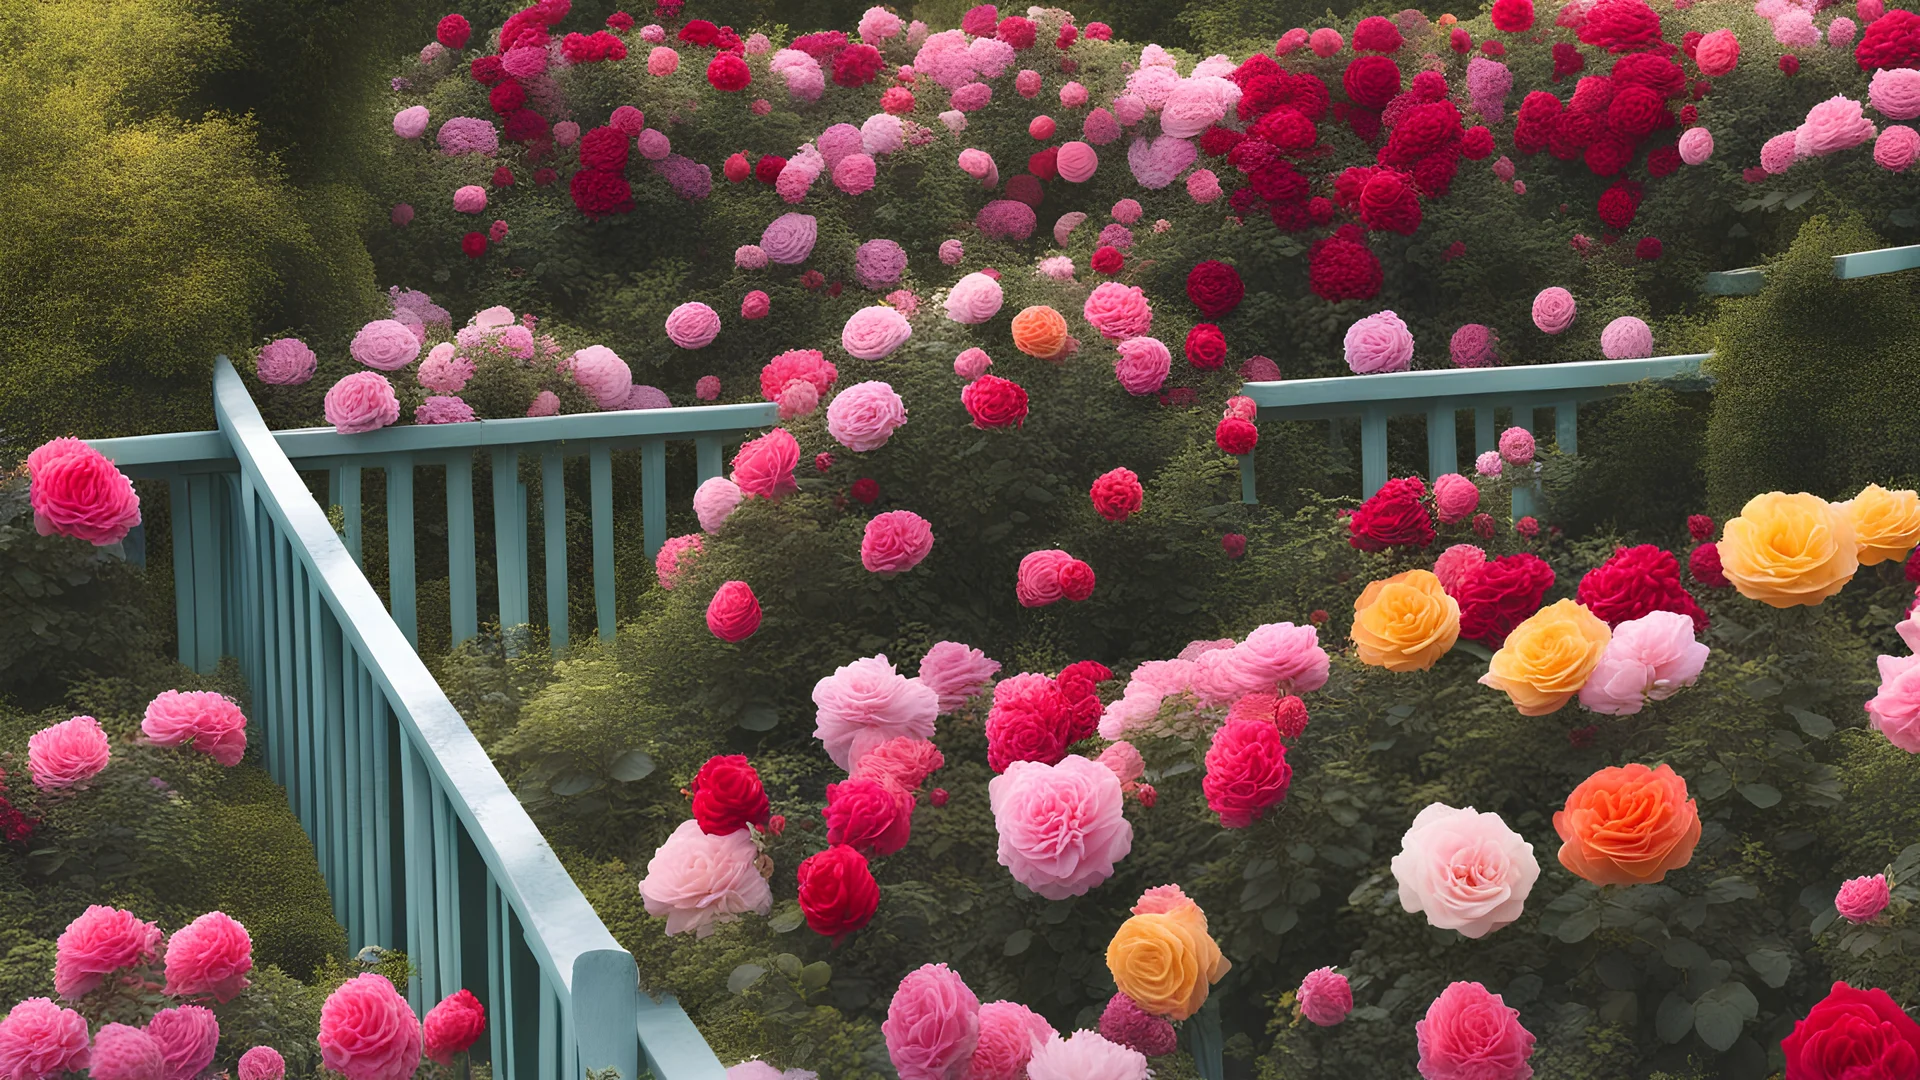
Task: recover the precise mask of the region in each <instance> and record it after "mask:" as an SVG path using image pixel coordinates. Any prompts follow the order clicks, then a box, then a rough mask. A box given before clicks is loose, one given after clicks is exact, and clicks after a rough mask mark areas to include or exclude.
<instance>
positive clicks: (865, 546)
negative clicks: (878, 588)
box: [860, 510, 933, 577]
mask: <svg viewBox="0 0 1920 1080" xmlns="http://www.w3.org/2000/svg"><path fill="white" fill-rule="evenodd" d="M932 550H933V526H932V525H929V524H928V523H927V519H926V518H923V517H921V516H920V515H919V514H916V513H914V512H913V511H911V510H889V511H887V512H886V513H884V514H880V515H878V516H876V517H874V518H873V519H872V520H871V521H868V522H867V531H866V535H865V536H863V537H861V539H860V565H862V566H864V567H866V568H867V569H868V570H869V571H871V572H872V573H875V574H881V575H884V576H887V577H891V576H893V575H894V574H899V573H904V572H906V571H908V570H911V569H913V568H914V567H916V566H918V565H920V560H922V559H924V558H926V557H927V553H928V552H930V551H932Z"/></svg>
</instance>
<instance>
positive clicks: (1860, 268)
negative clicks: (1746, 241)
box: [1700, 244, 1920, 296]
mask: <svg viewBox="0 0 1920 1080" xmlns="http://www.w3.org/2000/svg"><path fill="white" fill-rule="evenodd" d="M1917 268H1920V244H1909V245H1906V246H1904V247H1890V248H1875V249H1874V250H1872V251H1855V252H1850V253H1848V254H1845V255H1835V256H1834V257H1833V276H1834V277H1836V278H1839V279H1840V280H1842V281H1850V280H1852V279H1854V278H1864V277H1877V276H1879V275H1881V274H1893V273H1898V272H1899V271H1902V270H1913V269H1917ZM1766 276H1767V268H1766V267H1764V266H1747V267H1742V268H1741V269H1738V270H1716V271H1714V272H1712V273H1710V274H1708V275H1707V278H1706V281H1705V282H1704V283H1702V285H1701V287H1700V289H1701V291H1702V292H1704V293H1706V294H1707V295H1709V296H1752V295H1753V294H1754V293H1757V292H1759V291H1760V290H1761V289H1763V288H1765V287H1766V283H1767V282H1766Z"/></svg>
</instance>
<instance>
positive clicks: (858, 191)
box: [833, 154, 880, 195]
mask: <svg viewBox="0 0 1920 1080" xmlns="http://www.w3.org/2000/svg"><path fill="white" fill-rule="evenodd" d="M879 174H880V169H879V166H877V165H875V164H874V161H873V159H872V158H870V157H868V156H867V155H865V154H848V155H847V156H846V157H844V158H841V159H840V160H839V161H838V162H837V163H835V164H834V166H833V186H834V187H836V188H839V189H840V191H841V192H842V193H843V194H847V195H864V194H865V193H867V192H868V191H871V190H873V182H874V179H875V178H876V177H877V176H879Z"/></svg>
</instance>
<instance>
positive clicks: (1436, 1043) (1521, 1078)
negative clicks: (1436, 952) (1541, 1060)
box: [1413, 982, 1533, 1080]
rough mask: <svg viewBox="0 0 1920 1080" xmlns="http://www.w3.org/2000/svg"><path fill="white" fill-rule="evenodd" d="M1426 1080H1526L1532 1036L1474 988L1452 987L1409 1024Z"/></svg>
mask: <svg viewBox="0 0 1920 1080" xmlns="http://www.w3.org/2000/svg"><path fill="white" fill-rule="evenodd" d="M1413 1031H1414V1038H1415V1039H1416V1040H1417V1041H1418V1042H1419V1044H1420V1075H1421V1076H1423V1077H1425V1078H1426V1080H1528V1078H1530V1077H1531V1076H1533V1066H1531V1065H1529V1064H1527V1059H1528V1058H1529V1057H1531V1056H1533V1033H1532V1032H1530V1031H1528V1030H1527V1029H1526V1028H1524V1027H1521V1026H1520V1013H1519V1011H1518V1010H1516V1009H1511V1008H1508V1007H1507V1003H1506V1002H1505V1001H1502V1000H1501V999H1500V995H1499V994H1493V993H1488V992H1487V988H1486V987H1484V986H1481V985H1480V984H1479V983H1469V982H1457V983H1454V984H1452V985H1450V986H1448V987H1447V988H1446V989H1445V990H1442V991H1441V992H1440V996H1439V997H1437V998H1435V999H1433V1004H1432V1005H1429V1006H1428V1007H1427V1015H1426V1018H1425V1019H1423V1020H1421V1021H1419V1022H1418V1023H1416V1024H1414V1026H1413Z"/></svg>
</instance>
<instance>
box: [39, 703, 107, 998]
mask: <svg viewBox="0 0 1920 1080" xmlns="http://www.w3.org/2000/svg"><path fill="white" fill-rule="evenodd" d="M112 756H113V748H112V747H111V746H110V745H109V744H108V743H107V733H106V732H105V731H102V730H101V729H100V721H98V720H95V719H94V718H93V717H91V716H76V717H74V718H73V719H71V720H63V721H61V722H60V723H58V724H54V725H52V726H50V727H45V728H42V729H40V730H39V731H37V732H34V734H33V735H32V736H31V737H30V738H28V739H27V768H28V771H29V772H30V773H31V774H32V775H33V786H34V787H37V788H39V789H40V790H41V791H57V790H59V789H61V788H70V787H73V786H75V785H76V784H84V783H86V782H87V781H88V780H91V779H93V778H94V777H95V776H98V775H99V774H100V770H102V769H104V768H106V767H107V761H108V759H109V758H111V757H112ZM60 996H62V997H69V996H72V995H69V994H67V993H66V992H65V991H62V992H61V995H60Z"/></svg>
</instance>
